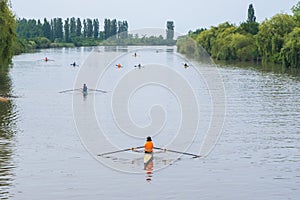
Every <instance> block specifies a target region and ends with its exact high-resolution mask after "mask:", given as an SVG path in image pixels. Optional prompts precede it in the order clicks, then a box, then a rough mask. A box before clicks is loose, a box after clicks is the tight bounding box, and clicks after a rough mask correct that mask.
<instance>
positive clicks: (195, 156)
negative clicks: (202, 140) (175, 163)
mask: <svg viewBox="0 0 300 200" xmlns="http://www.w3.org/2000/svg"><path fill="white" fill-rule="evenodd" d="M154 149H158V150H163V151H169V152H173V153H179V154H183V155H188V156H193V157H194V158H198V157H201V156H200V155H196V154H192V153H187V152H182V151H175V150H171V149H164V148H159V147H154Z"/></svg>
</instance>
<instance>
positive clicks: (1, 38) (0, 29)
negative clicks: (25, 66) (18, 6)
mask: <svg viewBox="0 0 300 200" xmlns="http://www.w3.org/2000/svg"><path fill="white" fill-rule="evenodd" d="M15 26H16V24H15V19H14V16H13V14H12V12H11V11H10V9H9V7H8V1H7V0H1V1H0V68H1V67H2V66H3V65H6V64H7V63H8V62H9V61H10V60H11V58H12V56H13V54H14V42H15V40H16V32H15Z"/></svg>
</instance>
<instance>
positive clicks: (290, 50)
mask: <svg viewBox="0 0 300 200" xmlns="http://www.w3.org/2000/svg"><path fill="white" fill-rule="evenodd" d="M299 38H300V28H299V27H296V28H294V30H293V31H292V32H291V33H289V34H288V35H287V36H285V38H284V45H283V48H282V49H281V58H282V63H283V65H284V66H286V67H298V68H299V67H300V41H299Z"/></svg>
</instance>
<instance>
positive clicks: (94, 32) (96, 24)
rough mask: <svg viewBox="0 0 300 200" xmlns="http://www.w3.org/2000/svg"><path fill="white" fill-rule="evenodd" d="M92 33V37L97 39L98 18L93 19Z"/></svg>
mask: <svg viewBox="0 0 300 200" xmlns="http://www.w3.org/2000/svg"><path fill="white" fill-rule="evenodd" d="M93 27H94V28H93V35H94V38H95V39H98V38H99V30H100V27H99V20H98V19H94V20H93Z"/></svg>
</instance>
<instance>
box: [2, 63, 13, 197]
mask: <svg viewBox="0 0 300 200" xmlns="http://www.w3.org/2000/svg"><path fill="white" fill-rule="evenodd" d="M8 71H9V68H8V67H3V65H0V96H1V95H4V96H9V94H10V91H11V80H10V78H9V73H8ZM14 110H15V109H14V104H13V102H12V101H7V102H0V197H1V199H8V198H9V197H10V196H11V195H10V194H9V189H10V187H11V185H12V181H13V177H14V175H13V172H12V169H13V168H14V163H13V160H12V155H13V145H14V142H13V141H14V135H15V130H16V129H15V128H14V127H15V119H16V115H15V112H14Z"/></svg>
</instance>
